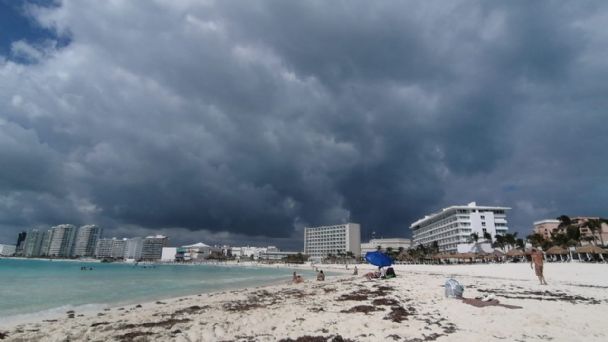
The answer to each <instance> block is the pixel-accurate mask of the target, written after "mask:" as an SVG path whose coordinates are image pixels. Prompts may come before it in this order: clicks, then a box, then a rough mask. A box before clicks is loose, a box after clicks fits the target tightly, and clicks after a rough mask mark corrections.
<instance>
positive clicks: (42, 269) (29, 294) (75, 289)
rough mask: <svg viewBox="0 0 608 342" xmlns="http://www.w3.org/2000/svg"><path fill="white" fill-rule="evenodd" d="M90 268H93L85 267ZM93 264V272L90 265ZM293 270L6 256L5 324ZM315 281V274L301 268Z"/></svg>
mask: <svg viewBox="0 0 608 342" xmlns="http://www.w3.org/2000/svg"><path fill="white" fill-rule="evenodd" d="M81 267H86V268H87V270H86V271H85V270H81ZM89 267H91V268H93V269H92V270H88V268H89ZM292 272H293V270H289V269H286V268H274V267H239V266H232V265H230V266H218V265H155V266H151V265H145V267H144V266H143V265H141V264H140V265H138V266H135V265H133V264H125V263H86V262H72V261H57V260H55V261H48V260H27V259H0V325H1V323H2V322H3V321H4V322H7V321H8V320H9V318H14V317H15V316H21V315H24V314H25V315H27V314H32V313H41V312H42V313H45V312H46V313H52V312H53V311H56V312H65V311H66V310H69V309H79V308H82V309H97V308H101V307H106V306H110V305H112V306H113V305H122V304H130V303H136V302H145V301H151V300H158V299H162V298H169V297H177V296H184V295H190V294H196V293H203V292H211V291H217V290H222V289H234V288H245V287H252V286H259V285H265V284H271V283H276V282H280V281H283V280H284V281H289V280H290V279H291V273H292ZM298 273H299V274H303V275H304V277H305V278H308V279H311V278H312V277H313V276H314V272H312V270H311V271H301V270H298Z"/></svg>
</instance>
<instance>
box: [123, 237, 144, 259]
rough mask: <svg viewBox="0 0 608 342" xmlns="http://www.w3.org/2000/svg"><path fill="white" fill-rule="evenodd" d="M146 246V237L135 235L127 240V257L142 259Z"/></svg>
mask: <svg viewBox="0 0 608 342" xmlns="http://www.w3.org/2000/svg"><path fill="white" fill-rule="evenodd" d="M143 247H144V239H142V238H140V237H134V238H130V239H128V240H127V244H126V246H125V259H133V260H139V259H141V250H142V249H143Z"/></svg>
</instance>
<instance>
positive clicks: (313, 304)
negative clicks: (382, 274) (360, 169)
mask: <svg viewBox="0 0 608 342" xmlns="http://www.w3.org/2000/svg"><path fill="white" fill-rule="evenodd" d="M274 266H276V265H274ZM317 266H318V267H319V268H320V269H323V270H324V271H325V270H327V271H329V272H331V271H333V270H337V269H339V268H342V269H343V267H344V265H333V266H332V265H317ZM471 266H472V267H471ZM308 267H310V266H309V265H308ZM372 268H373V267H366V266H361V267H359V266H358V269H359V275H358V276H356V277H355V276H352V275H346V274H342V275H335V276H332V277H328V279H327V281H325V282H317V281H313V280H311V279H307V281H306V282H305V283H303V284H287V283H286V281H282V282H280V283H278V284H272V285H264V286H257V287H251V288H245V289H238V290H221V291H215V292H210V293H204V294H203V293H199V294H196V295H189V296H182V297H174V298H171V299H163V300H157V301H149V302H144V303H141V304H137V305H134V304H130V305H124V306H121V307H113V308H107V309H103V310H99V312H97V313H95V312H92V313H90V314H85V315H84V316H79V315H82V314H83V313H82V312H73V313H72V315H71V316H72V318H70V315H69V314H68V313H67V312H66V313H65V314H64V315H67V317H66V316H64V317H62V318H57V321H56V322H28V323H25V324H19V325H14V326H12V327H10V328H5V327H2V328H0V334H3V335H4V336H5V340H7V341H30V340H41V341H46V340H63V339H66V338H69V339H70V340H73V341H79V340H84V339H91V340H109V341H131V340H134V341H154V340H163V341H164V340H169V341H215V340H233V341H249V340H255V341H280V340H281V339H283V341H298V338H303V337H306V336H308V337H315V338H320V339H318V340H319V341H321V340H323V339H325V340H328V341H329V340H331V339H335V338H338V337H340V338H342V339H343V340H344V341H347V340H350V341H377V340H389V341H390V340H395V341H435V340H436V341H460V340H467V341H504V340H521V341H548V340H551V341H572V340H585V341H604V340H607V339H608V333H607V332H606V331H605V329H604V328H603V326H604V324H603V316H604V315H605V312H606V309H608V291H606V289H608V275H607V273H606V271H607V270H608V265H605V264H597V265H586V266H585V267H581V265H579V264H548V265H547V271H546V272H547V273H546V275H547V280H548V281H549V285H548V286H540V285H538V284H537V280H536V279H535V277H534V274H533V272H532V271H531V270H530V268H529V265H526V264H507V265H505V264H487V265H465V266H458V265H456V266H451V265H450V266H437V265H396V266H395V269H396V272H397V278H395V279H387V280H380V279H379V280H371V281H368V280H365V279H364V278H363V277H362V274H364V273H365V271H367V270H368V269H372ZM343 270H344V269H343ZM344 271H346V270H344ZM349 271H352V268H351V269H350V270H349ZM450 277H455V278H456V279H457V280H458V281H459V282H460V283H461V284H463V285H464V287H465V293H464V295H465V297H466V298H470V299H471V300H473V301H474V298H475V297H478V296H488V295H492V296H493V297H494V298H495V299H496V300H498V301H499V302H500V303H499V304H497V305H493V306H488V307H475V306H473V305H469V304H467V303H465V302H462V301H460V300H457V299H446V298H444V295H443V283H444V282H445V280H446V279H447V278H450ZM492 303H493V302H492ZM503 304H504V305H503ZM483 305H487V303H486V304H483ZM501 305H503V306H501Z"/></svg>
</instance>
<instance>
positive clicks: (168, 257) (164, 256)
mask: <svg viewBox="0 0 608 342" xmlns="http://www.w3.org/2000/svg"><path fill="white" fill-rule="evenodd" d="M176 255H177V247H163V250H162V253H161V257H160V261H163V262H174V261H175V257H176Z"/></svg>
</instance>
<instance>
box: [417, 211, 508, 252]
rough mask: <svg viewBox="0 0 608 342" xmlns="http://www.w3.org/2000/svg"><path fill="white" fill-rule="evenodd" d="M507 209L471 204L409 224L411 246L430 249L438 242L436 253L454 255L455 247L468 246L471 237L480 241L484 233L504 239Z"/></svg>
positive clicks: (493, 239)
mask: <svg viewBox="0 0 608 342" xmlns="http://www.w3.org/2000/svg"><path fill="white" fill-rule="evenodd" d="M510 209H511V208H507V207H493V206H478V205H477V203H475V202H471V203H469V204H468V205H466V206H451V207H448V208H445V209H443V210H442V211H440V212H438V213H434V214H431V215H428V216H425V217H424V218H421V219H420V220H418V221H416V222H414V223H412V224H411V225H410V229H411V230H412V232H413V242H414V245H415V246H417V245H420V244H421V245H425V246H430V245H432V244H433V242H437V244H438V246H439V251H441V252H456V251H457V249H458V244H461V243H467V242H468V241H469V240H470V237H471V234H473V233H477V235H478V236H479V238H480V239H483V236H484V233H486V232H487V233H489V234H490V235H491V236H492V241H495V236H496V235H504V234H505V233H506V232H507V230H508V229H509V228H508V227H507V214H506V212H507V210H510Z"/></svg>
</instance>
